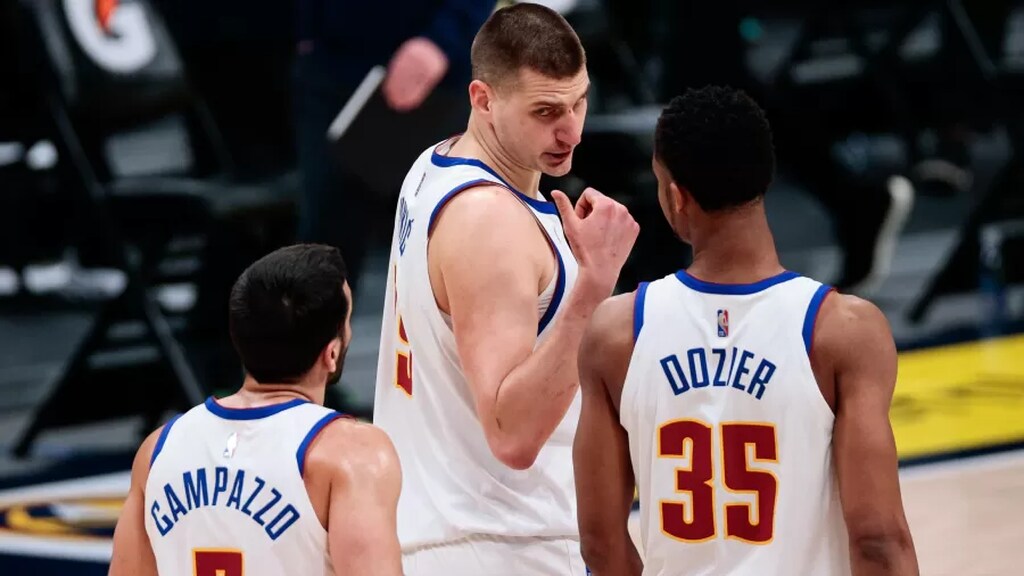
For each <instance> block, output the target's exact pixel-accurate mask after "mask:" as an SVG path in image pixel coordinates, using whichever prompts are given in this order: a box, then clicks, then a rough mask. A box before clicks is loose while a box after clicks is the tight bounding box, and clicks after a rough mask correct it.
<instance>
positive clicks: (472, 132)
mask: <svg viewBox="0 0 1024 576" xmlns="http://www.w3.org/2000/svg"><path fill="white" fill-rule="evenodd" d="M448 153H449V155H451V156H457V157H460V158H475V159H477V160H480V161H481V162H483V163H484V164H486V165H488V166H490V167H491V168H493V169H494V171H495V172H497V173H498V175H499V176H501V177H502V178H503V179H504V180H505V181H506V182H508V183H509V184H511V185H512V187H513V188H515V189H516V190H518V191H519V192H522V193H523V194H526V195H527V196H530V197H532V198H536V196H537V190H539V189H540V172H538V171H536V170H531V169H530V168H526V167H524V166H522V165H520V164H517V163H516V162H515V161H514V160H512V156H511V154H509V153H508V151H507V150H505V148H504V147H503V146H502V145H501V143H500V142H499V141H498V137H497V136H496V135H495V134H494V130H493V129H492V128H491V127H490V126H488V125H487V124H486V123H484V122H480V121H479V120H477V119H476V117H475V116H474V113H472V112H471V113H470V116H469V125H468V127H467V128H466V133H465V134H463V135H462V136H460V137H459V139H458V140H457V141H456V142H455V144H454V145H453V146H452V147H451V150H449V151H448Z"/></svg>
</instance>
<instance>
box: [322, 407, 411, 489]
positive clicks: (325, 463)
mask: <svg viewBox="0 0 1024 576" xmlns="http://www.w3.org/2000/svg"><path fill="white" fill-rule="evenodd" d="M307 466H309V467H316V468H319V469H320V470H322V471H329V472H331V473H335V474H337V473H341V474H343V475H345V476H346V477H352V476H364V477H365V476H370V477H375V478H383V477H386V476H389V475H392V474H395V473H396V471H397V470H398V468H399V465H398V454H397V453H396V452H395V447H394V444H393V443H392V442H391V438H389V437H388V435H387V434H386V433H385V432H384V431H383V430H381V429H380V428H378V427H377V426H374V425H372V424H367V423H364V422H360V421H358V420H353V419H350V418H338V419H337V420H334V421H333V422H331V423H330V424H328V425H327V426H325V427H324V429H323V430H322V431H321V432H320V434H318V435H317V438H316V439H315V440H314V443H313V445H312V446H311V447H310V451H309V455H308V460H307Z"/></svg>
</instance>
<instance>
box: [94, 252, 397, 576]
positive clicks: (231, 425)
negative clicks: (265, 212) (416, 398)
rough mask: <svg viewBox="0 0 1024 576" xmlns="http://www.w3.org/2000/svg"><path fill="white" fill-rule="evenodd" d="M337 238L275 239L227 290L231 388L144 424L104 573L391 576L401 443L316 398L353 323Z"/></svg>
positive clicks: (335, 368)
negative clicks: (147, 430) (235, 369)
mask: <svg viewBox="0 0 1024 576" xmlns="http://www.w3.org/2000/svg"><path fill="white" fill-rule="evenodd" d="M345 275H346V270H345V265H344V263H343V262H342V259H341V255H340V253H339V252H338V250H337V249H336V248H332V247H327V246H319V245H297V246H291V247H288V248H282V249H280V250H277V251H276V252H273V253H271V254H269V255H267V256H265V257H263V258H262V259H260V260H259V261H257V262H256V263H254V264H253V265H251V266H250V267H249V268H248V269H247V270H246V271H245V272H243V273H242V275H241V276H240V277H239V279H238V281H237V282H236V283H235V286H234V288H233V289H232V291H231V300H230V323H231V338H232V340H233V342H234V344H235V348H236V350H237V351H238V354H239V356H240V357H241V360H242V363H243V365H244V367H245V370H246V377H245V382H244V383H243V385H242V388H241V390H239V391H238V392H236V393H235V394H233V395H231V396H228V397H226V398H221V399H219V400H217V399H214V398H212V397H211V398H209V399H208V400H207V401H206V402H205V403H204V404H201V405H199V406H196V407H195V408H193V409H191V410H189V411H188V412H186V413H185V414H183V415H181V416H180V417H176V418H174V419H172V420H171V421H169V422H168V423H167V424H165V425H164V426H163V427H162V428H160V429H159V430H157V431H156V432H154V433H152V434H151V435H150V436H149V437H148V438H147V439H146V440H145V441H144V442H143V443H142V446H141V448H139V451H138V453H137V455H136V456H135V463H134V464H133V466H132V477H131V478H132V479H131V488H130V490H129V493H128V498H127V500H126V501H125V505H124V509H123V511H122V513H121V518H120V519H119V521H118V523H117V528H116V529H115V531H114V553H113V560H112V562H111V568H110V574H112V575H115V576H120V575H124V576H143V575H151V574H165V575H175V576H177V575H181V574H194V575H195V576H243V574H244V575H245V576H261V575H266V576H270V575H274V576H278V575H281V574H323V575H327V574H334V575H339V576H340V575H342V574H345V575H360V576H362V575H374V576H377V575H380V576H397V575H400V574H401V573H402V572H401V570H402V567H401V555H400V553H399V546H398V539H397V536H396V527H395V522H396V509H397V505H398V494H399V491H400V487H401V476H400V474H401V473H400V469H399V465H398V457H397V455H396V454H395V452H394V448H393V447H392V445H391V442H390V441H389V440H388V438H387V436H385V435H384V433H383V432H381V431H380V430H379V429H377V428H374V427H373V426H370V425H367V424H361V423H358V422H356V421H355V420H351V419H348V418H342V417H341V415H340V414H338V413H336V412H334V411H333V410H330V409H328V408H325V407H324V406H323V405H322V404H323V401H324V393H325V388H326V387H327V386H328V385H330V384H333V383H335V382H337V381H338V378H339V376H340V375H341V369H342V365H343V364H344V358H345V352H346V350H347V348H348V343H349V341H350V340H351V337H352V330H351V322H350V320H351V316H352V306H351V301H352V294H351V291H350V290H349V287H348V283H347V282H346V280H345Z"/></svg>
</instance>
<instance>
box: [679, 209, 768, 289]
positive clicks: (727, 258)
mask: <svg viewBox="0 0 1024 576" xmlns="http://www.w3.org/2000/svg"><path fill="white" fill-rule="evenodd" d="M690 240H691V242H690V244H691V245H692V246H693V264H691V265H690V266H689V268H687V272H689V273H690V274H691V275H693V276H695V277H697V278H699V279H701V280H704V281H706V282H714V283H716V284H750V283H753V282H758V281H760V280H763V279H765V278H770V277H772V276H775V275H776V274H779V273H781V272H783V271H784V270H785V269H784V268H783V267H782V265H781V264H780V263H779V255H778V253H777V252H776V251H775V239H774V238H773V237H772V232H771V229H770V228H769V227H768V219H767V218H766V217H765V214H764V204H763V202H757V203H755V204H751V205H749V206H744V207H741V208H737V209H735V210H730V211H728V212H725V213H721V214H709V215H706V218H705V219H704V221H703V222H702V223H700V225H698V226H694V227H693V228H692V229H691V234H690Z"/></svg>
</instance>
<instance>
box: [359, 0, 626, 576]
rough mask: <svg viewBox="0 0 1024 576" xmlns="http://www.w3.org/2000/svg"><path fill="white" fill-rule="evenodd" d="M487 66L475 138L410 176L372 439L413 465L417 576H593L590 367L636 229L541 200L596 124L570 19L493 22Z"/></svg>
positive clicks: (430, 154) (407, 524) (479, 75)
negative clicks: (599, 318) (580, 455)
mask: <svg viewBox="0 0 1024 576" xmlns="http://www.w3.org/2000/svg"><path fill="white" fill-rule="evenodd" d="M472 61H473V76H474V80H473V81H472V83H471V84H470V86H469V98H470V104H471V106H472V111H471V114H470V120H469V124H468V129H467V131H466V132H465V133H464V134H462V135H461V136H457V137H455V138H452V139H450V140H447V141H445V142H442V143H440V144H439V145H437V146H435V147H431V148H430V149H428V150H426V151H425V152H424V153H423V155H422V156H420V158H419V159H418V160H417V161H416V162H415V164H414V165H413V166H412V169H411V170H410V171H409V173H408V175H407V177H406V179H405V183H404V185H403V187H402V191H401V195H400V199H399V206H398V211H397V215H396V219H395V231H394V239H393V241H392V245H391V269H390V272H389V275H388V284H387V294H386V298H385V302H384V314H383V327H382V334H381V346H380V363H379V365H378V372H377V392H376V398H375V402H374V423H375V424H377V425H379V426H381V427H382V428H383V429H384V430H385V431H386V432H387V433H388V435H389V436H390V437H391V438H392V440H393V441H394V443H395V447H396V449H397V451H398V455H399V458H400V460H401V462H402V469H403V474H404V478H405V480H404V483H403V491H402V496H401V499H400V502H399V509H398V533H399V538H400V540H401V544H402V549H403V553H404V554H403V556H404V565H405V570H406V574H408V575H409V576H420V575H435V574H436V575H460V574H472V575H478V574H488V575H491V576H500V575H504V574H508V575H515V576H531V575H534V574H536V575H542V574H543V575H545V576H552V575H558V574H573V575H576V574H583V573H584V572H585V568H584V566H583V564H582V558H581V557H580V552H579V536H578V529H577V523H576V507H575V498H574V496H575V489H574V486H573V475H572V441H573V435H574V431H575V428H576V423H577V420H578V408H579V397H578V392H579V385H578V374H577V372H576V367H575V366H576V352H577V350H578V349H579V342H580V338H581V337H582V334H583V329H584V326H585V323H586V321H587V319H588V318H589V317H590V315H591V313H592V312H593V310H594V308H595V307H596V306H597V305H598V304H599V303H600V302H601V301H602V300H604V299H606V298H607V297H608V296H609V295H610V294H611V291H612V289H613V287H614V283H615V280H616V278H617V276H618V273H619V270H620V268H621V267H622V265H623V263H624V262H625V259H626V256H627V255H628V252H629V250H630V248H631V246H632V243H633V241H634V240H635V239H636V235H637V233H638V231H639V227H638V226H637V224H636V222H634V221H633V219H632V218H631V217H630V216H629V213H628V212H627V211H626V209H625V208H624V207H623V206H622V205H620V204H618V203H616V202H614V201H612V200H611V199H609V198H607V197H605V196H603V195H601V194H600V193H598V192H597V191H595V190H592V189H590V190H587V191H585V192H584V194H583V196H582V197H581V199H579V200H578V201H577V204H576V207H575V210H574V209H573V207H572V205H571V204H570V202H569V200H568V198H567V197H566V196H565V195H564V194H561V193H560V192H555V193H553V195H554V197H555V204H557V205H558V208H557V209H556V207H555V204H552V203H550V202H547V201H545V200H544V199H543V197H542V196H541V194H540V192H539V191H538V186H539V182H540V177H541V173H546V174H550V175H553V176H561V175H564V174H566V173H567V172H568V171H569V168H570V165H571V161H572V153H573V149H574V148H575V146H576V145H577V144H578V143H579V141H580V134H581V131H582V127H583V122H584V116H585V114H586V110H587V100H586V95H587V89H588V85H589V80H588V77H587V71H586V63H585V56H584V52H583V48H582V46H581V45H580V42H579V39H578V38H577V36H576V34H575V32H573V30H572V29H571V28H570V27H569V25H568V24H567V23H566V22H565V20H564V19H563V18H562V17H561V16H559V15H558V14H557V13H555V12H553V11H552V10H550V9H548V8H545V7H543V6H540V5H537V4H531V3H523V4H517V5H514V6H512V7H509V8H504V9H500V10H498V11H496V12H495V13H494V14H493V15H492V16H491V18H490V19H489V20H488V21H487V22H486V23H485V24H484V25H483V27H482V28H481V29H480V31H479V32H478V34H477V36H476V38H475V40H474V44H473V49H472ZM559 212H560V213H561V217H562V221H561V222H560V221H559ZM563 224H564V232H563ZM570 247H571V250H570Z"/></svg>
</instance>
